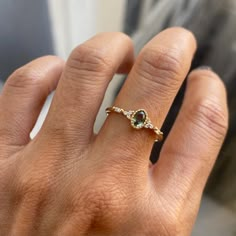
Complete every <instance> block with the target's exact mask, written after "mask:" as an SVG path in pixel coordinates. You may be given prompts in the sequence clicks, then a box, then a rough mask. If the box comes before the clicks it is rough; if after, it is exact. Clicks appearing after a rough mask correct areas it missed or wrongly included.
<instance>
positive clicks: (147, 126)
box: [144, 123, 154, 129]
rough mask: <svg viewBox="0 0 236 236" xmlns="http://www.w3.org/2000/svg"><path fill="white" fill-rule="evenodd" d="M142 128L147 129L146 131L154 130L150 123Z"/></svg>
mask: <svg viewBox="0 0 236 236" xmlns="http://www.w3.org/2000/svg"><path fill="white" fill-rule="evenodd" d="M144 127H145V128H147V129H153V128H154V126H153V125H152V124H151V123H147V124H146V125H145V126H144Z"/></svg>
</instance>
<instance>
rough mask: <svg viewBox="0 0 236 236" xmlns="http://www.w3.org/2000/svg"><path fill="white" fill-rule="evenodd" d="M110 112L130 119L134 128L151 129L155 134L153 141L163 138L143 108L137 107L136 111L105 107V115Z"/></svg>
mask: <svg viewBox="0 0 236 236" xmlns="http://www.w3.org/2000/svg"><path fill="white" fill-rule="evenodd" d="M112 112H114V113H118V114H121V115H124V116H125V117H126V118H127V119H128V120H130V123H131V126H132V127H133V128H134V129H138V130H139V129H143V128H146V129H150V130H152V131H153V132H154V133H155V135H156V139H155V142H158V141H162V140H163V133H162V132H161V131H160V130H159V129H158V128H157V127H155V126H154V125H153V124H152V122H151V120H150V118H149V117H148V113H147V112H146V111H145V110H144V109H139V110H137V111H125V110H124V109H122V108H119V107H115V106H113V107H108V108H107V109H106V113H107V115H109V114H110V113H112Z"/></svg>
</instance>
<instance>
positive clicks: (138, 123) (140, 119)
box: [131, 109, 148, 129]
mask: <svg viewBox="0 0 236 236" xmlns="http://www.w3.org/2000/svg"><path fill="white" fill-rule="evenodd" d="M147 120H148V115H147V112H146V111H145V110H144V109H140V110H137V111H135V112H134V113H133V114H132V117H131V125H132V127H133V128H135V129H142V128H143V127H144V126H145V124H146V121H147Z"/></svg>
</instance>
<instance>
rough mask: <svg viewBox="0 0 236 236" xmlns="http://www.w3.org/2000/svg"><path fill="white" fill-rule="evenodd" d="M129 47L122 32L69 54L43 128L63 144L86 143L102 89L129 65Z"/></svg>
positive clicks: (97, 38) (90, 43) (130, 54)
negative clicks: (70, 141) (66, 142)
mask: <svg viewBox="0 0 236 236" xmlns="http://www.w3.org/2000/svg"><path fill="white" fill-rule="evenodd" d="M133 59H134V56H133V46H132V42H131V40H130V38H129V37H128V36H126V35H124V34H122V33H102V34H99V35H97V36H95V37H93V38H92V39H90V40H89V41H87V42H85V43H84V44H82V45H80V46H79V47H77V48H76V49H75V50H74V51H73V52H72V54H71V56H70V58H69V60H68V62H67V64H66V68H65V71H64V73H63V75H62V79H61V80H60V83H59V85H58V88H57V91H56V94H55V97H54V100H53V103H52V106H51V109H50V111H49V115H48V117H47V119H46V122H45V129H46V130H47V131H48V130H50V132H51V131H53V133H54V134H55V132H57V133H59V135H61V134H63V136H64V137H65V136H66V137H67V141H69V139H71V140H72V141H73V142H74V141H75V140H76V143H77V144H78V143H80V144H81V145H82V143H84V144H87V143H89V142H90V140H91V137H92V136H93V126H94V121H95V119H96V116H97V113H98V110H99V108H100V105H101V103H102V100H103V97H104V94H105V91H106V88H107V86H108V84H109V82H110V81H111V79H112V77H113V76H114V74H115V73H116V72H117V71H118V70H119V72H127V71H129V69H130V68H131V67H132V64H133Z"/></svg>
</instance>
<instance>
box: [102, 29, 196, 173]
mask: <svg viewBox="0 0 236 236" xmlns="http://www.w3.org/2000/svg"><path fill="white" fill-rule="evenodd" d="M195 49H196V41H195V39H194V37H193V35H192V34H191V33H190V32H189V31H187V30H184V29H182V28H172V29H167V30H165V31H163V32H161V33H160V34H159V35H157V36H156V37H154V38H153V39H152V40H151V41H150V42H149V43H148V44H147V45H146V46H145V47H144V48H143V50H142V51H141V52H140V54H139V56H138V58H137V60H136V62H135V65H134V67H133V69H132V71H131V72H130V75H129V77H128V79H127V80H126V82H125V84H124V86H123V88H122V90H121V92H120V94H119V95H118V97H117V99H116V101H115V106H118V107H121V108H123V109H125V110H138V109H140V108H143V109H145V110H146V111H147V112H148V115H149V117H150V119H151V120H152V123H153V124H155V125H156V126H158V127H159V128H160V127H161V125H162V123H163V121H164V119H165V117H166V115H167V113H168V110H169V108H170V106H171V104H172V102H173V100H174V98H175V96H176V93H177V92H178V90H179V88H180V86H181V84H182V82H183V80H184V78H185V77H186V74H187V73H188V71H189V67H190V64H191V60H192V58H193V54H194V52H195ZM149 131H150V130H149ZM99 136H100V142H98V144H99V145H98V146H101V145H106V146H108V147H109V146H111V147H112V148H114V149H117V150H124V153H125V154H126V155H123V154H122V155H121V156H119V158H118V159H121V162H123V158H124V159H126V160H129V161H134V162H135V163H140V161H141V163H142V164H141V166H142V167H143V166H144V167H145V168H146V167H147V166H148V162H149V155H150V151H151V147H152V145H153V142H154V139H155V137H154V136H153V135H152V133H151V131H150V133H149V132H148V130H147V129H142V130H138V131H137V130H135V129H133V128H132V127H131V126H130V123H129V121H128V120H126V118H125V117H123V116H122V115H118V114H113V113H112V114H110V115H109V118H108V119H107V121H106V123H105V125H104V126H103V128H102V130H101V132H100V134H99ZM103 140H106V143H105V142H103ZM103 143H104V144H103ZM108 151H109V150H108ZM119 154H120V152H119ZM127 155H129V157H127ZM104 156H106V155H104ZM143 160H144V161H145V162H146V163H147V165H143ZM123 163H126V162H123Z"/></svg>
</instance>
